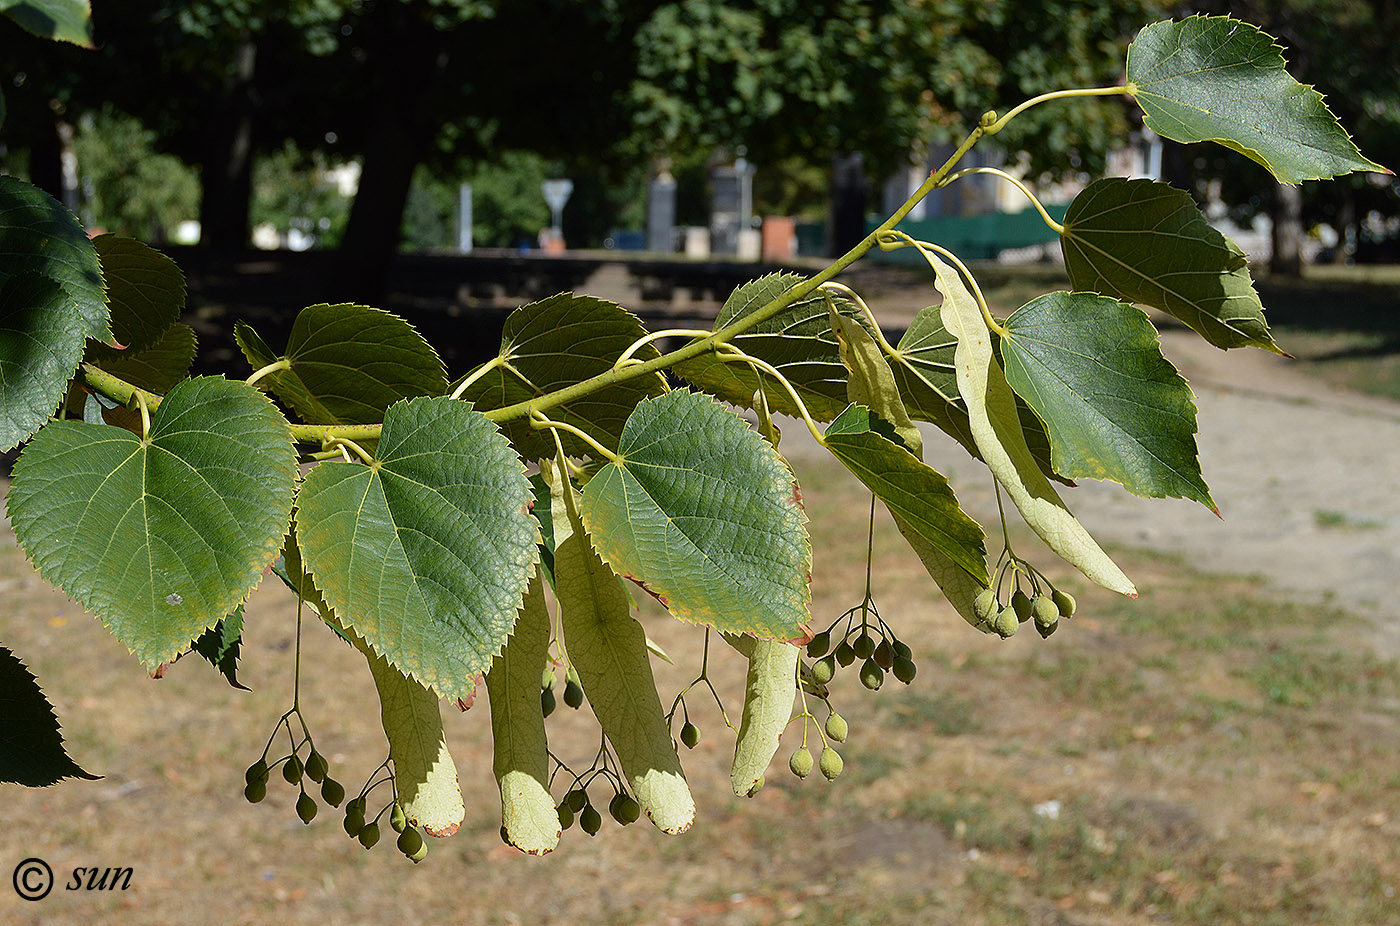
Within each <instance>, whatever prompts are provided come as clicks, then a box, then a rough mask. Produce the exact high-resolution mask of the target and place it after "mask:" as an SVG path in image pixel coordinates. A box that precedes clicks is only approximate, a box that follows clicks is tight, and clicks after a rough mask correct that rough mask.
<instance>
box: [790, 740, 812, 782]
mask: <svg viewBox="0 0 1400 926" xmlns="http://www.w3.org/2000/svg"><path fill="white" fill-rule="evenodd" d="M812 765H813V762H812V751H811V750H810V749H808V748H807V747H806V746H803V747H801V748H800V749H798V750H797V751H796V752H794V753H793V754H792V758H790V759H788V768H789V769H791V770H792V773H793V774H794V775H796V776H797V777H798V778H806V777H807V776H808V775H810V774H812Z"/></svg>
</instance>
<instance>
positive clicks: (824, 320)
mask: <svg viewBox="0 0 1400 926" xmlns="http://www.w3.org/2000/svg"><path fill="white" fill-rule="evenodd" d="M803 279H804V278H803V277H802V276H800V275H798V274H795V273H773V274H769V275H768V276H764V277H760V278H759V279H757V280H751V281H749V282H748V283H745V284H744V285H742V286H740V287H739V288H738V289H736V290H734V292H733V293H732V294H730V296H729V298H728V299H727V300H725V303H724V305H723V307H721V308H720V310H719V316H718V317H717V318H716V319H715V330H719V329H720V328H724V327H726V326H728V325H731V324H733V323H734V322H736V321H739V320H740V319H742V318H746V317H747V316H749V315H752V314H753V313H754V312H756V311H758V310H759V309H761V308H763V307H764V306H765V305H767V304H768V303H770V302H772V301H773V300H774V299H776V298H778V297H779V296H782V295H783V294H784V293H786V292H787V291H788V290H790V289H792V288H793V287H794V286H796V285H797V284H799V283H801V282H802V281H803ZM834 298H835V301H836V305H837V310H838V311H839V312H840V313H841V314H842V315H843V316H845V317H847V318H853V319H854V318H859V317H860V313H859V311H858V310H857V309H856V307H855V306H853V305H851V304H850V303H849V302H848V301H846V300H845V299H841V298H839V297H834ZM863 323H864V322H863V321H862V324H863ZM730 343H731V344H733V345H734V346H735V347H737V348H738V349H740V350H742V351H743V352H744V353H746V354H748V355H749V356H751V357H757V358H758V359H760V360H764V361H766V362H768V363H769V364H771V365H772V366H774V367H776V368H777V369H778V372H780V373H782V374H783V376H784V377H786V378H787V380H788V381H789V382H791V383H792V385H793V386H794V387H795V388H796V390H797V394H798V395H799V396H800V397H801V398H802V402H803V404H805V405H806V406H807V411H808V412H809V413H810V414H811V415H812V417H813V418H815V419H816V420H817V421H830V420H831V419H832V418H834V417H836V416H837V415H839V414H840V413H841V410H842V409H844V408H845V407H846V405H847V404H848V401H847V399H846V368H845V366H844V365H842V363H841V351H840V347H839V346H838V344H837V341H836V335H835V334H834V333H833V332H832V330H831V318H830V315H829V314H828V311H827V301H826V297H824V296H823V295H821V294H820V293H816V294H814V295H811V296H808V297H807V298H805V299H802V300H800V301H798V302H795V303H793V304H792V305H790V306H788V307H787V308H786V309H784V310H783V311H781V312H779V313H778V314H777V315H776V316H774V317H773V318H770V319H769V320H768V321H766V322H763V323H762V324H760V325H758V326H756V327H754V328H751V329H750V330H748V331H746V332H744V333H743V334H741V335H738V336H736V337H735V338H734V339H733V340H732V341H731V342H730ZM674 372H675V373H676V375H677V376H680V377H681V378H682V379H684V380H685V381H686V382H688V383H690V384H692V385H694V386H695V387H696V388H697V389H702V390H704V391H705V392H708V393H709V394H711V395H713V396H716V397H718V398H720V399H722V400H724V401H725V402H728V403H729V404H731V405H737V406H740V407H742V408H750V407H752V405H753V394H754V392H755V390H757V389H758V385H759V377H758V375H757V374H755V373H754V371H753V370H752V369H751V368H750V367H749V366H748V365H747V364H743V363H722V362H721V361H719V360H718V359H716V358H715V356H714V355H713V354H702V355H701V356H699V357H696V358H694V359H691V360H687V361H685V362H683V363H678V364H676V366H675V368H674ZM765 381H767V382H768V386H767V391H768V405H769V408H770V409H771V410H772V411H775V412H781V413H783V414H785V415H792V416H794V417H796V416H797V414H798V412H797V406H796V405H794V404H793V402H792V399H791V398H790V397H789V396H788V394H787V390H785V389H779V388H774V386H773V384H772V382H771V381H769V380H768V379H767V378H766V377H765Z"/></svg>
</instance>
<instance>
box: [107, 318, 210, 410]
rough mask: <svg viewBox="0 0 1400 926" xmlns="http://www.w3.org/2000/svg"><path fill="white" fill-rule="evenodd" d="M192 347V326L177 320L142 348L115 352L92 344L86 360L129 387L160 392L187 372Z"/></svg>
mask: <svg viewBox="0 0 1400 926" xmlns="http://www.w3.org/2000/svg"><path fill="white" fill-rule="evenodd" d="M196 347H197V338H196V336H195V333H194V329H193V328H191V327H190V326H189V325H182V324H180V323H178V322H177V323H176V324H173V325H171V326H170V327H169V328H166V329H165V333H164V334H162V335H161V336H160V340H158V341H156V342H155V343H154V344H152V345H151V346H150V347H148V348H146V349H145V350H140V351H117V350H112V349H111V348H109V347H105V346H103V345H98V344H94V345H92V346H91V347H90V348H89V350H88V359H89V360H90V362H92V363H93V364H95V365H96V366H99V367H101V368H102V369H104V370H106V371H107V372H108V373H111V374H112V375H113V376H117V377H120V378H121V379H124V380H126V381H127V382H128V383H131V384H132V385H133V386H140V387H141V388H142V389H145V390H147V391H149V392H154V393H156V394H157V395H163V394H165V393H167V392H169V391H170V390H171V389H172V388H174V386H175V384H176V383H178V382H179V381H180V380H182V379H184V378H185V377H186V376H188V375H189V372H190V366H191V365H192V364H193V363H194V355H195V350H196Z"/></svg>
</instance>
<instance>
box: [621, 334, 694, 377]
mask: <svg viewBox="0 0 1400 926" xmlns="http://www.w3.org/2000/svg"><path fill="white" fill-rule="evenodd" d="M712 334H714V332H713V331H706V330H704V329H703V328H665V329H662V330H661V331H653V332H651V333H650V334H648V335H645V336H644V337H640V338H638V339H637V340H635V341H633V342H632V343H631V344H629V345H628V346H627V349H626V350H625V351H623V352H622V354H621V355H620V356H619V357H618V358H617V360H616V361H614V362H613V369H614V370H621V369H623V368H625V367H630V366H637V365H639V364H641V363H644V362H645V361H642V360H637V359H636V358H635V357H633V356H632V355H633V354H635V353H636V352H637V351H639V350H641V349H642V348H643V347H646V346H647V345H648V344H650V343H651V342H652V341H659V340H661V339H662V338H708V337H709V336H710V335H712Z"/></svg>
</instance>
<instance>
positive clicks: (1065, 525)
mask: <svg viewBox="0 0 1400 926" xmlns="http://www.w3.org/2000/svg"><path fill="white" fill-rule="evenodd" d="M925 256H926V257H927V258H928V261H929V263H930V264H931V265H932V266H933V268H934V272H935V273H936V274H937V276H938V286H939V289H940V290H942V292H943V294H944V298H943V304H942V307H941V309H942V313H943V325H944V327H946V328H947V329H948V331H949V332H950V333H951V334H953V336H954V337H956V338H957V339H958V346H957V350H956V352H955V354H954V365H955V366H956V368H957V377H958V392H959V393H961V395H962V397H963V400H964V401H965V402H966V404H967V412H968V422H969V423H970V424H971V425H972V436H973V438H974V439H975V440H976V441H977V447H978V449H979V450H981V452H982V459H983V460H985V461H986V463H987V469H989V470H991V472H992V475H993V476H995V477H996V479H997V481H998V482H999V483H1001V485H1002V486H1004V487H1005V489H1006V494H1007V495H1008V496H1009V497H1010V498H1011V501H1012V503H1013V504H1015V505H1016V508H1017V510H1019V511H1020V512H1021V516H1022V517H1023V518H1025V521H1026V524H1027V525H1029V526H1030V528H1031V529H1032V530H1034V531H1035V533H1036V535H1037V536H1038V537H1040V539H1041V540H1043V541H1045V544H1046V545H1047V546H1048V547H1050V549H1052V550H1054V551H1055V552H1056V553H1057V554H1058V555H1059V556H1061V557H1063V558H1064V559H1065V560H1066V561H1067V562H1069V563H1071V564H1073V565H1074V566H1076V567H1078V568H1079V570H1080V571H1081V572H1083V573H1084V574H1085V575H1086V576H1088V577H1089V578H1090V579H1092V580H1093V581H1095V582H1097V583H1098V584H1100V585H1102V586H1103V587H1105V588H1108V589H1112V590H1113V591H1116V592H1119V593H1120V594H1124V595H1128V596H1129V597H1133V598H1136V597H1137V590H1136V589H1135V588H1134V587H1133V584H1132V582H1131V581H1129V580H1128V577H1127V576H1125V575H1124V574H1123V571H1122V570H1121V569H1119V568H1118V566H1117V565H1116V564H1115V563H1114V562H1113V561H1112V560H1111V559H1109V557H1108V554H1106V553H1104V551H1103V549H1102V548H1100V547H1099V545H1098V544H1097V543H1096V542H1095V541H1094V538H1093V537H1091V536H1090V535H1089V532H1088V531H1086V530H1085V529H1084V525H1082V524H1080V523H1079V522H1078V521H1077V520H1076V519H1075V517H1074V516H1073V515H1072V514H1070V513H1069V509H1068V508H1066V507H1065V504H1064V502H1062V501H1061V500H1060V496H1059V495H1058V494H1057V493H1056V492H1055V487H1054V486H1052V485H1051V484H1050V481H1049V480H1048V479H1047V478H1045V475H1044V474H1043V473H1041V471H1040V468H1039V467H1038V466H1037V465H1036V462H1035V458H1034V457H1032V456H1031V452H1030V448H1029V447H1027V446H1026V438H1025V432H1024V431H1023V430H1022V428H1021V422H1020V418H1019V416H1018V415H1017V412H1016V393H1015V392H1013V391H1012V389H1011V386H1010V384H1008V383H1007V381H1006V375H1005V374H1004V373H1003V372H1002V368H1001V365H1000V364H998V363H997V358H996V351H995V350H994V349H993V346H992V338H991V332H990V330H989V329H988V327H987V321H986V319H985V318H984V316H983V312H982V309H981V308H980V307H979V305H978V302H977V300H976V299H975V298H974V297H973V295H972V293H970V292H969V291H968V289H967V287H966V286H965V285H964V284H963V281H962V278H961V277H960V276H958V274H957V273H956V272H955V271H954V270H953V269H952V268H951V267H949V266H948V265H947V264H945V263H943V261H942V260H941V259H939V258H938V257H936V256H934V255H932V254H927V255H925ZM962 613H963V617H965V618H968V619H969V620H972V618H970V617H969V616H968V614H967V613H965V612H962Z"/></svg>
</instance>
